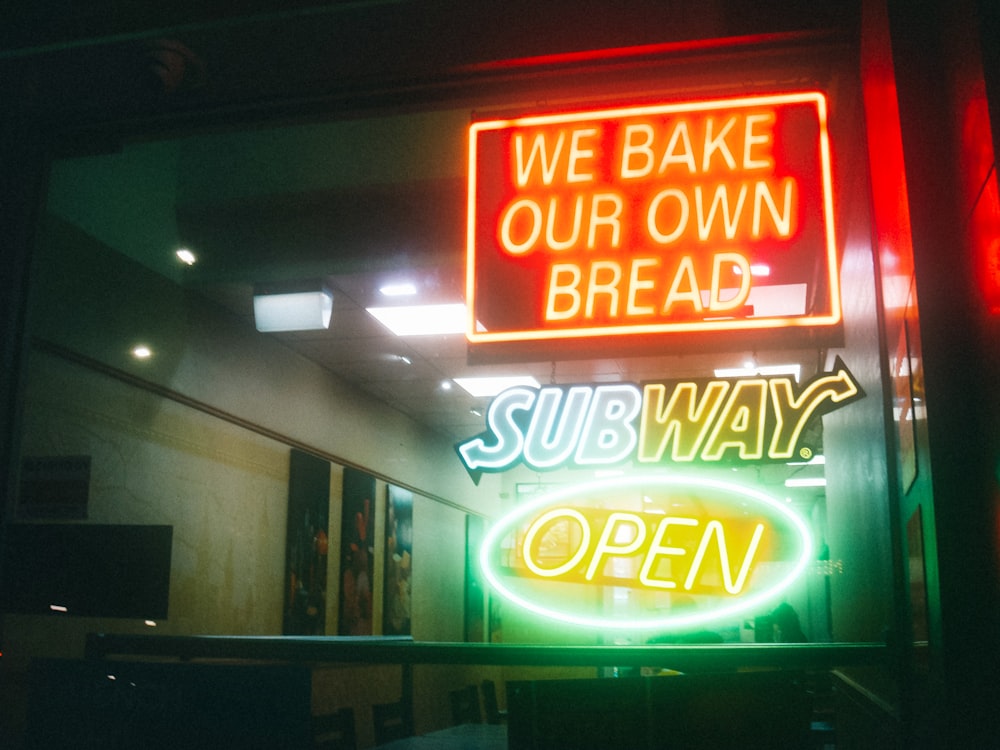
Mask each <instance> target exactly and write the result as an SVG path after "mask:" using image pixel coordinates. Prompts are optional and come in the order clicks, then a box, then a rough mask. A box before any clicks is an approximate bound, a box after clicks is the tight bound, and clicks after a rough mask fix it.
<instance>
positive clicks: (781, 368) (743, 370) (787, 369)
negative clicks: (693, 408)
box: [715, 365, 802, 383]
mask: <svg viewBox="0 0 1000 750" xmlns="http://www.w3.org/2000/svg"><path fill="white" fill-rule="evenodd" d="M801 373H802V366H801V365H767V366H766V367H720V368H717V369H716V370H715V377H717V378H741V377H744V376H746V375H763V376H765V377H768V376H775V375H791V376H792V377H793V378H795V382H796V383H797V382H799V376H800V375H801Z"/></svg>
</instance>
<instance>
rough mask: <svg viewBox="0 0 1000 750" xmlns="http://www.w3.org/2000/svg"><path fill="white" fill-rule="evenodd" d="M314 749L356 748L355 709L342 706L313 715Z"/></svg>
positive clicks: (353, 749)
mask: <svg viewBox="0 0 1000 750" xmlns="http://www.w3.org/2000/svg"><path fill="white" fill-rule="evenodd" d="M312 736H313V745H312V746H313V750H356V748H357V745H358V743H357V737H356V735H355V733H354V710H353V709H351V708H342V709H340V710H339V711H335V712H334V713H332V714H322V715H320V716H313V717H312Z"/></svg>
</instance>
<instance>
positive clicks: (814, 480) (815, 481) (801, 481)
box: [785, 477, 826, 487]
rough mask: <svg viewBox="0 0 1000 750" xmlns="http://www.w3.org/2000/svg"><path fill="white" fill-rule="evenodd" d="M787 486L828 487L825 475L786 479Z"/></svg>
mask: <svg viewBox="0 0 1000 750" xmlns="http://www.w3.org/2000/svg"><path fill="white" fill-rule="evenodd" d="M785 486H786V487H826V480H825V479H824V478H823V477H802V478H792V479H786V480H785Z"/></svg>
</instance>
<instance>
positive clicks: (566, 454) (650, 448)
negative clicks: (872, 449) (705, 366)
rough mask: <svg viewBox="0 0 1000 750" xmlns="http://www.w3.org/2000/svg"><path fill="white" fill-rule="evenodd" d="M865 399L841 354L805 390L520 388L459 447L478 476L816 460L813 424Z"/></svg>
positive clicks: (758, 381)
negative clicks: (521, 469)
mask: <svg viewBox="0 0 1000 750" xmlns="http://www.w3.org/2000/svg"><path fill="white" fill-rule="evenodd" d="M863 395H864V392H863V391H862V389H861V387H860V386H859V385H858V383H857V381H856V380H855V379H854V377H853V376H852V375H851V373H850V371H849V370H848V369H847V367H846V366H844V364H843V362H842V361H841V360H840V359H839V358H838V359H837V360H836V362H835V364H834V368H833V370H832V371H830V372H824V373H819V374H818V375H816V376H815V377H813V378H812V379H810V380H809V381H808V382H806V383H804V384H802V385H801V386H800V385H798V384H796V383H795V382H794V380H792V378H790V377H743V378H719V379H714V380H699V381H695V380H690V381H686V380H673V381H671V380H667V381H660V382H648V383H643V384H635V383H614V384H600V385H595V384H589V385H549V386H542V387H539V388H535V387H528V386H518V387H515V388H509V389H507V390H506V391H504V392H503V393H501V394H499V395H498V396H496V397H495V398H494V399H493V401H492V402H491V403H490V407H489V410H488V411H487V414H486V430H485V431H484V432H482V433H480V434H479V435H477V436H476V437H474V438H471V439H469V440H467V441H464V442H462V443H460V444H458V445H457V446H456V450H457V451H458V455H459V458H460V459H461V461H462V463H463V464H464V465H465V467H466V469H467V470H468V471H469V474H470V475H471V476H472V478H473V480H474V481H478V480H479V477H480V476H481V475H482V473H484V472H500V471H506V470H508V469H511V468H513V467H515V466H517V465H518V464H522V463H523V464H524V465H525V466H527V467H528V468H530V469H532V470H533V471H551V470H554V469H558V468H563V467H569V468H603V467H608V466H613V465H617V464H623V463H627V462H634V463H636V464H638V465H640V466H651V465H656V464H667V463H681V464H690V463H694V462H705V463H722V462H729V461H736V462H761V461H788V460H795V459H800V458H806V459H807V458H809V457H811V455H812V453H813V451H814V450H815V446H814V445H810V441H809V437H808V435H809V427H810V425H811V424H812V423H813V422H814V421H815V420H817V419H818V418H819V417H821V416H822V415H823V414H826V413H828V412H830V411H832V410H834V409H837V408H840V407H841V406H844V405H846V404H848V403H851V402H852V401H854V400H856V399H858V398H861V397H862V396H863Z"/></svg>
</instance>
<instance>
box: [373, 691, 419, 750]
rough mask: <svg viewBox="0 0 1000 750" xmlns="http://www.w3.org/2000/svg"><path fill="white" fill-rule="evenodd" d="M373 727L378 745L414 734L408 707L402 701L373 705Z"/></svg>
mask: <svg viewBox="0 0 1000 750" xmlns="http://www.w3.org/2000/svg"><path fill="white" fill-rule="evenodd" d="M372 725H373V727H374V729H375V744H376V745H384V744H386V743H387V742H392V741H393V740H401V739H403V738H404V737H409V736H410V735H411V734H413V730H412V726H413V722H412V720H411V719H410V718H409V717H407V715H406V707H405V706H404V705H403V702H402V701H397V702H395V703H376V704H375V705H373V706H372Z"/></svg>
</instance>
